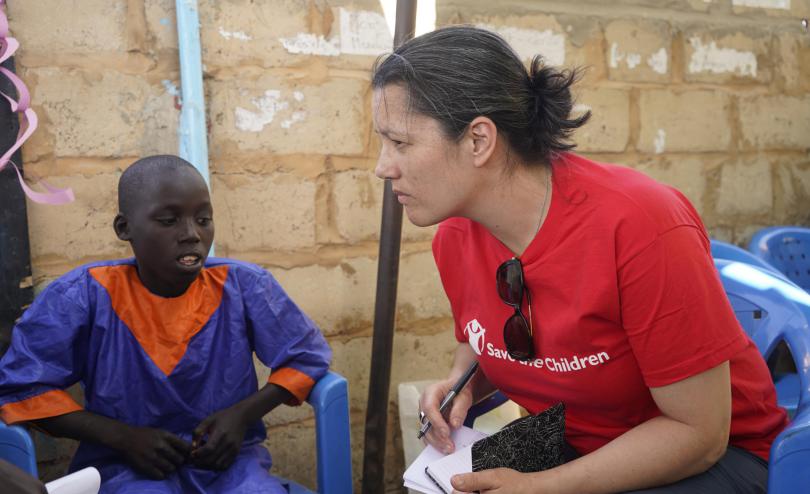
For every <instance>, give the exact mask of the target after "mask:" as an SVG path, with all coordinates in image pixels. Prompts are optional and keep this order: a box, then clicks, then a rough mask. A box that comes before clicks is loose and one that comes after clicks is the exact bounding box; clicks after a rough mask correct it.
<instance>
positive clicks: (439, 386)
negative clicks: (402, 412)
mask: <svg viewBox="0 0 810 494" xmlns="http://www.w3.org/2000/svg"><path fill="white" fill-rule="evenodd" d="M457 379H458V377H456V378H453V377H450V378H448V379H445V380H444V381H439V382H437V383H436V384H431V385H430V386H428V387H427V388H425V391H424V392H423V393H422V396H421V397H419V410H421V411H422V412H424V414H425V420H429V421H430V423H431V424H432V425H431V427H430V430H429V431H428V432H427V434H426V435H425V440H426V441H427V443H428V444H430V445H431V446H433V447H434V448H436V449H438V450H439V451H441V452H443V453H445V454H448V453H452V452H453V451H454V450H455V444H453V440H452V439H451V438H450V432H451V430H455V429H458V428H459V427H461V424H463V423H464V419H465V418H466V417H467V411H468V410H469V409H470V407H471V406H472V402H473V396H472V390H471V386H465V387H464V388H462V390H461V391H460V392H459V394H458V395H456V397H455V398H454V399H453V402H452V404H451V405H450V411H449V413H447V412H445V414H446V416H447V418H448V420H445V417H444V416H442V414H440V413H439V404H441V402H442V399H444V397H445V396H447V393H448V392H449V391H450V389H451V388H452V387H453V385H454V384H455V383H456V381H457ZM448 422H449V423H448Z"/></svg>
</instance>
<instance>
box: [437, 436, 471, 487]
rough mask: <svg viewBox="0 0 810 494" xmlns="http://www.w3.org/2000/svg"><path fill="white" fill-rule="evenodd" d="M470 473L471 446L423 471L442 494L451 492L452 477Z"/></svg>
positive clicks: (458, 450)
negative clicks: (438, 487)
mask: <svg viewBox="0 0 810 494" xmlns="http://www.w3.org/2000/svg"><path fill="white" fill-rule="evenodd" d="M470 472H472V444H469V445H467V446H466V447H464V448H461V449H457V450H456V451H455V452H453V453H452V454H449V455H447V456H445V457H444V458H440V459H439V460H436V461H434V462H433V463H430V464H428V466H427V467H426V469H425V473H426V475H427V476H428V477H430V478H431V479H432V480H433V481H434V482H435V483H436V484H438V485H439V486H441V489H442V492H443V493H444V494H450V493H451V492H453V486H452V485H451V484H450V479H451V478H453V475H457V474H459V473H470Z"/></svg>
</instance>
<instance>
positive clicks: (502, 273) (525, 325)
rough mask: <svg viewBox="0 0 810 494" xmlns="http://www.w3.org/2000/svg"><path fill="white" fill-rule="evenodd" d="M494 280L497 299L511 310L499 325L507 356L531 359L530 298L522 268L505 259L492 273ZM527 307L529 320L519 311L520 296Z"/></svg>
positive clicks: (521, 303)
mask: <svg viewBox="0 0 810 494" xmlns="http://www.w3.org/2000/svg"><path fill="white" fill-rule="evenodd" d="M495 281H496V282H497V284H498V295H499V296H500V297H501V300H503V302H504V303H505V304H506V305H508V306H509V307H512V308H513V309H515V313H514V314H512V315H511V316H510V317H509V318H508V319H507V320H506V322H505V323H504V325H503V341H504V343H505V344H506V351H507V353H509V355H510V356H511V357H512V358H514V359H516V360H521V361H527V360H531V359H533V358H534V340H533V339H532V324H531V320H532V297H531V295H530V294H529V290H528V289H527V288H526V284H525V283H524V281H523V266H522V265H521V264H520V260H519V259H517V258H514V257H513V258H512V259H509V260H508V261H506V262H504V263H503V264H501V265H500V266H498V271H496V272H495ZM524 293H525V294H526V300H527V301H528V303H529V304H528V307H529V319H528V320H526V316H524V315H523V311H522V310H521V309H520V308H521V306H522V305H523V294H524Z"/></svg>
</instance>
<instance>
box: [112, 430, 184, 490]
mask: <svg viewBox="0 0 810 494" xmlns="http://www.w3.org/2000/svg"><path fill="white" fill-rule="evenodd" d="M116 449H118V451H119V452H120V453H121V454H122V455H123V456H124V458H125V459H126V461H127V463H129V465H131V466H132V468H134V469H135V470H136V471H138V472H139V473H141V474H143V475H145V476H147V477H149V478H150V479H154V480H163V479H165V478H166V477H168V476H169V475H171V474H172V473H174V471H175V470H177V469H178V468H180V465H182V464H183V463H185V461H186V458H188V455H189V453H190V452H191V445H190V444H189V443H187V442H186V441H184V440H183V439H181V438H180V437H178V436H175V435H174V434H172V433H171V432H167V431H164V430H161V429H153V428H151V427H128V426H127V427H126V430H125V431H124V433H123V434H122V436H121V439H120V440H119V446H118V447H117V448H116Z"/></svg>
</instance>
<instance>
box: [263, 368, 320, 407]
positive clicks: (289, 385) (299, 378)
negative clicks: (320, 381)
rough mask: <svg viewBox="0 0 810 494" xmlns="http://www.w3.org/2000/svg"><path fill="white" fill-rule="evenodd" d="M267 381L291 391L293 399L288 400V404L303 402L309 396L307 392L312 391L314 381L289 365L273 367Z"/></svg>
mask: <svg viewBox="0 0 810 494" xmlns="http://www.w3.org/2000/svg"><path fill="white" fill-rule="evenodd" d="M267 382H269V383H272V384H275V385H278V386H281V387H282V388H284V389H286V390H287V391H289V392H290V393H292V395H293V398H294V399H292V400H290V401H289V402H288V403H287V404H288V405H300V404H301V403H303V402H304V401H305V400H306V399H307V396H309V392H310V391H312V387H313V386H315V381H313V380H312V378H311V377H309V376H308V375H306V374H304V373H303V372H301V371H298V370H295V369H293V368H291V367H282V368H281V369H279V370H275V369H274V370H273V372H272V373H271V374H270V378H269V379H267Z"/></svg>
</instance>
